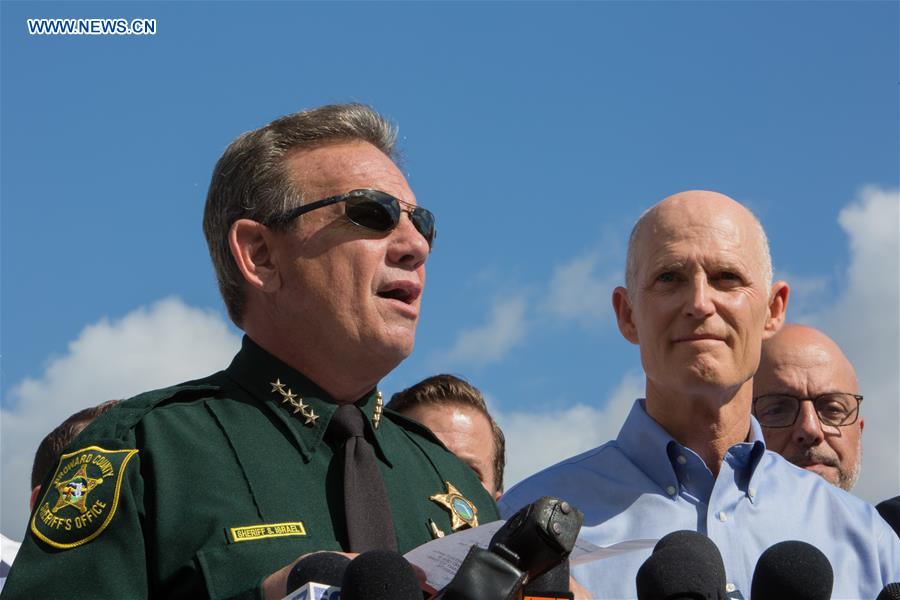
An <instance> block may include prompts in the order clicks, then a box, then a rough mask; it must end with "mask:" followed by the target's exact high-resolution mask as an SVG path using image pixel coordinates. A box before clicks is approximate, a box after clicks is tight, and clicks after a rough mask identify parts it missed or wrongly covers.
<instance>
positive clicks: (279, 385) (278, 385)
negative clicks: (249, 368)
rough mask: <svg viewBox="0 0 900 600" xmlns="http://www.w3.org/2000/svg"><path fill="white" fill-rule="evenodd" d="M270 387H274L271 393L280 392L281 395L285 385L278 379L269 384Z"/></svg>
mask: <svg viewBox="0 0 900 600" xmlns="http://www.w3.org/2000/svg"><path fill="white" fill-rule="evenodd" d="M269 385H271V386H272V389H271V390H269V391H272V392H278V393H279V394H280V393H282V392H283V391H284V384H283V383H281V378H278V379H276V380H275V381H271V382H269Z"/></svg>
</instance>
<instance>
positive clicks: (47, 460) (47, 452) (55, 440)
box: [30, 400, 121, 508]
mask: <svg viewBox="0 0 900 600" xmlns="http://www.w3.org/2000/svg"><path fill="white" fill-rule="evenodd" d="M119 402H121V401H120V400H107V401H106V402H101V403H100V404H98V405H97V406H91V407H89V408H85V409H82V410H79V411H78V412H76V413H75V414H73V415H72V416H70V417H69V418H67V419H66V420H65V421H63V422H62V423H60V424H59V425H58V426H57V427H56V428H55V429H54V430H53V431H51V432H50V433H48V434H47V435H46V436H45V437H44V439H42V440H41V443H40V444H39V445H38V449H37V452H35V454H34V463H33V464H32V466H31V502H30V507H31V508H34V503H35V502H36V501H37V496H38V494H39V493H40V491H41V482H42V481H43V480H44V477H46V476H47V474H48V473H49V472H50V471H51V470H52V469H53V467H54V466H55V465H56V463H57V461H59V457H60V455H61V454H62V451H63V450H65V448H66V446H68V445H69V443H70V442H71V441H72V440H74V439H75V438H76V437H77V436H78V434H79V433H81V432H82V430H83V429H84V428H85V427H87V426H88V425H90V424H91V422H92V421H93V420H94V419H96V418H97V417H99V416H100V415H102V414H103V413H105V412H106V411H108V410H109V409H110V408H112V407H113V406H115V405H116V404H118V403H119Z"/></svg>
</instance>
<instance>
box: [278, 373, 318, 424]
mask: <svg viewBox="0 0 900 600" xmlns="http://www.w3.org/2000/svg"><path fill="white" fill-rule="evenodd" d="M269 385H271V386H272V389H271V390H269V391H270V392H278V393H279V394H281V402H282V403H285V402H287V403H288V404H290V405H291V406H293V407H294V414H295V415H296V414H297V413H300V416H301V417H303V419H304V420H303V424H304V425H308V426H310V427H315V426H316V419H318V418H319V415H317V414H316V412H315V411H314V410H313V409H312V408H310V406H309V404H305V403H304V402H303V398H298V397H297V394H295V393H294V392H292V391H291V388H287V390H285V389H284V384H283V383H281V379H276V380H275V381H272V382H270V383H269Z"/></svg>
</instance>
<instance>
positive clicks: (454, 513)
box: [428, 481, 478, 531]
mask: <svg viewBox="0 0 900 600" xmlns="http://www.w3.org/2000/svg"><path fill="white" fill-rule="evenodd" d="M444 483H446V484H447V493H445V494H435V495H434V496H429V497H428V499H429V500H431V501H433V502H437V503H438V504H440V505H441V506H443V507H444V508H446V509H447V510H448V511H450V528H451V529H452V530H453V531H457V530H459V529H462V528H464V527H465V526H466V525H468V526H469V527H478V509H477V508H475V505H474V504H472V503H471V502H469V500H468V499H467V498H466V497H465V496H463V495H462V494H460V493H459V490H458V489H456V487H455V486H454V485H453V484H452V483H450V482H449V481H445V482H444Z"/></svg>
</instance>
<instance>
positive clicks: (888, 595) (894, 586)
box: [875, 583, 900, 600]
mask: <svg viewBox="0 0 900 600" xmlns="http://www.w3.org/2000/svg"><path fill="white" fill-rule="evenodd" d="M875 600H900V583H889V584H887V585H886V586H884V588H883V589H882V590H881V592H879V594H878V597H877V598H875Z"/></svg>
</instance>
